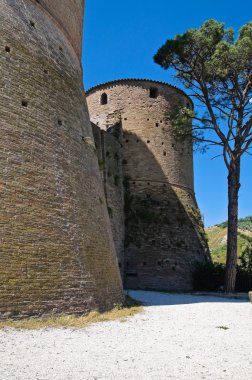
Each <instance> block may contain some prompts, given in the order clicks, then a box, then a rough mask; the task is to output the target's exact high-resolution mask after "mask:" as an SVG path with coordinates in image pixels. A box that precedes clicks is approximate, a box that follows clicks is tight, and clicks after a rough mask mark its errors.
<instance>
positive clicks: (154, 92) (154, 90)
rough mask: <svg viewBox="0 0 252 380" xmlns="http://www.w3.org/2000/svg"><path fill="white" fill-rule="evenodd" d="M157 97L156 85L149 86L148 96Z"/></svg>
mask: <svg viewBox="0 0 252 380" xmlns="http://www.w3.org/2000/svg"><path fill="white" fill-rule="evenodd" d="M157 97H158V89H157V88H156V87H151V88H150V98H154V99H156V98H157Z"/></svg>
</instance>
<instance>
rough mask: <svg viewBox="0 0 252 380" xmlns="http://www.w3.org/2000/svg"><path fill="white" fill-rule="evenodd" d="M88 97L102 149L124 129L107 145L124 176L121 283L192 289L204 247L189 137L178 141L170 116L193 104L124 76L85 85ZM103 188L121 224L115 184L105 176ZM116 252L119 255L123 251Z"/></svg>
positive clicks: (153, 84) (149, 83)
mask: <svg viewBox="0 0 252 380" xmlns="http://www.w3.org/2000/svg"><path fill="white" fill-rule="evenodd" d="M151 91H152V94H151ZM105 95H106V96H105ZM150 95H152V96H153V97H151V96H150ZM102 100H107V104H101V103H102ZM87 102H88V108H89V112H90V117H91V121H92V122H93V123H94V124H95V125H96V129H97V128H100V129H101V130H103V131H104V132H103V133H104V134H105V137H104V138H103V142H101V140H99V139H97V138H96V137H97V136H98V135H99V134H98V132H96V134H95V140H96V143H97V145H98V147H99V146H100V144H102V146H101V147H100V149H101V150H102V149H105V148H104V146H106V144H104V141H106V140H107V138H106V135H109V133H107V132H106V131H111V129H113V128H116V127H117V129H118V127H119V129H120V128H121V133H122V135H123V136H122V139H121V140H120V132H119V144H118V142H117V143H116V141H115V142H114V143H112V144H114V147H115V148H116V147H117V149H118V150H117V151H118V156H120V159H121V161H120V162H122V170H121V172H122V173H123V177H124V189H123V190H124V192H125V252H124V255H125V259H124V268H125V270H124V277H125V286H126V287H129V288H141V289H144V288H149V289H166V290H190V289H192V271H193V267H194V263H195V262H196V261H205V260H208V259H209V253H208V247H207V243H206V240H205V237H204V229H203V226H202V222H201V220H200V214H199V210H198V208H197V203H196V199H195V194H194V176H193V151H192V143H191V140H190V141H186V142H183V143H182V142H178V141H175V139H174V136H173V133H172V129H171V126H170V122H169V115H170V113H171V111H172V110H174V108H175V107H177V106H178V105H179V104H182V105H183V106H186V107H192V102H191V100H190V99H189V98H188V97H187V96H186V94H185V93H183V91H181V90H179V89H177V88H176V87H173V86H170V85H167V84H164V83H160V82H154V81H149V80H133V79H132V80H130V79H129V80H127V79H125V80H118V81H113V82H109V83H105V84H102V85H98V86H96V87H94V88H92V89H90V90H89V91H88V92H87ZM105 103H106V102H105ZM110 140H111V137H110ZM120 142H121V143H122V148H121V145H120ZM110 145H111V143H110ZM111 151H112V149H111ZM113 152H114V151H113ZM103 164H104V165H105V168H103V171H105V172H106V173H107V172H108V170H110V172H111V177H113V175H114V174H115V173H118V171H119V169H118V168H116V171H114V170H115V169H114V168H113V167H111V165H110V162H108V161H105V162H103ZM121 184H122V182H120V186H121ZM104 186H105V191H106V192H107V193H108V194H110V198H109V202H108V204H109V207H111V208H112V209H113V210H117V212H119V213H121V215H120V218H118V216H117V218H116V222H117V223H119V220H122V219H123V215H122V214H123V209H122V208H121V207H120V206H118V196H117V194H118V189H117V191H113V190H112V187H113V184H112V183H111V182H110V183H109V182H108V181H107V179H106V180H105V181H104ZM111 222H112V226H113V223H114V221H113V219H111ZM113 230H114V229H113ZM121 231H123V226H121ZM118 237H119V238H122V235H118V236H117V238H118ZM114 239H115V234H114ZM122 243H123V240H122ZM117 246H118V243H117ZM117 253H118V256H119V257H120V260H122V259H121V257H122V251H121V250H119V249H117Z"/></svg>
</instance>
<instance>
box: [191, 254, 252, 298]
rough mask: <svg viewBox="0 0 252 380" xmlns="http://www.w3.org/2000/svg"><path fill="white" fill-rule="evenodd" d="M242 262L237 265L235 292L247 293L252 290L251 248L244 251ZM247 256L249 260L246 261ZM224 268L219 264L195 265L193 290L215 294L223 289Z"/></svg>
mask: <svg viewBox="0 0 252 380" xmlns="http://www.w3.org/2000/svg"><path fill="white" fill-rule="evenodd" d="M243 255H244V261H241V264H240V265H237V277H236V287H235V291H236V292H248V291H250V290H251V289H252V271H251V266H250V265H251V263H252V248H250V251H249V250H247V249H246V250H245V251H244V253H243ZM247 255H249V260H251V261H248V259H247ZM225 270H226V266H225V265H224V264H219V263H212V262H207V263H198V262H197V263H196V264H195V268H194V273H193V287H194V290H199V291H209V292H216V291H220V290H222V289H223V285H224V281H225Z"/></svg>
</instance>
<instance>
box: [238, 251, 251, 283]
mask: <svg viewBox="0 0 252 380" xmlns="http://www.w3.org/2000/svg"><path fill="white" fill-rule="evenodd" d="M240 268H241V269H242V270H244V271H246V272H248V273H249V274H250V275H252V244H251V245H250V246H247V247H246V248H245V250H244V251H243V253H242V255H241V257H240Z"/></svg>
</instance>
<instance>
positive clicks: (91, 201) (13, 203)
mask: <svg viewBox="0 0 252 380" xmlns="http://www.w3.org/2000/svg"><path fill="white" fill-rule="evenodd" d="M44 4H45V5H46V6H48V7H49V8H50V10H51V11H52V13H57V10H59V12H58V16H59V15H61V16H60V18H61V21H63V12H64V10H65V12H66V13H67V17H66V20H67V26H66V27H67V28H68V26H69V25H70V24H74V23H75V20H76V18H77V19H78V20H79V21H78V31H77V35H76V44H77V47H78V49H79V51H80V45H81V40H80V30H81V29H80V28H81V24H82V10H83V4H82V1H60V2H59V1H54V2H49V1H48V2H47V1H40V4H37V3H36V2H33V1H28V0H27V1H14V0H0V40H1V44H0V45H1V55H0V67H1V68H0V70H1V75H0V124H1V125H0V127H1V128H0V192H1V204H0V316H2V317H4V316H9V315H14V316H23V315H30V314H42V313H44V312H51V311H55V312H67V313H72V312H81V313H83V312H86V311H89V310H91V309H107V308H110V307H112V306H113V304H114V303H118V302H121V300H122V287H121V279H120V272H119V268H118V265H117V260H116V253H115V248H114V243H113V239H112V233H111V227H110V223H109V216H108V211H107V207H106V202H105V197H104V191H103V186H102V182H101V178H100V173H99V166H98V162H97V157H96V153H95V149H94V143H92V141H93V135H92V128H91V124H90V122H89V115H88V111H87V107H86V100H85V95H84V91H83V86H82V78H81V71H80V66H79V60H78V58H77V56H76V53H75V50H74V49H73V44H72V41H69V40H68V39H67V38H66V34H65V33H64V32H63V31H62V30H61V28H59V27H58V24H57V23H55V22H54V20H53V19H52V18H51V17H49V15H48V12H44V11H43V6H44ZM57 5H58V6H59V8H57ZM67 10H68V11H67ZM70 29H71V28H70ZM69 33H70V32H69ZM74 36H75V32H73V34H72V38H74V39H75V37H74ZM78 49H77V50H78ZM90 141H91V143H90Z"/></svg>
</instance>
